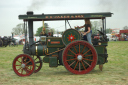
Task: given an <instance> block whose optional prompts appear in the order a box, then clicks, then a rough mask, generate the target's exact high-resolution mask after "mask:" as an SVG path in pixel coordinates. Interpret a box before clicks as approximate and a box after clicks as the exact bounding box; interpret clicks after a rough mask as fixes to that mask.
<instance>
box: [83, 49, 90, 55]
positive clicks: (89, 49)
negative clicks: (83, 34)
mask: <svg viewBox="0 0 128 85" xmlns="http://www.w3.org/2000/svg"><path fill="white" fill-rule="evenodd" d="M90 50H91V49H89V50H88V51H87V52H85V53H84V54H83V55H85V54H86V53H88V52H89V51H90ZM83 55H82V56H83Z"/></svg>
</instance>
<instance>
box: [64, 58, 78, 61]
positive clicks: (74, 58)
mask: <svg viewBox="0 0 128 85" xmlns="http://www.w3.org/2000/svg"><path fill="white" fill-rule="evenodd" d="M71 60H76V58H74V59H69V60H66V61H71Z"/></svg>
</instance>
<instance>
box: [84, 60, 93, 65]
mask: <svg viewBox="0 0 128 85" xmlns="http://www.w3.org/2000/svg"><path fill="white" fill-rule="evenodd" d="M83 61H84V60H83ZM84 63H86V64H87V65H88V66H89V67H91V66H90V65H89V64H88V63H87V62H86V61H84Z"/></svg>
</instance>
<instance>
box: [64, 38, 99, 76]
mask: <svg viewBox="0 0 128 85" xmlns="http://www.w3.org/2000/svg"><path fill="white" fill-rule="evenodd" d="M63 64H64V66H65V68H66V69H67V70H68V71H70V72H71V73H74V74H86V73H88V72H90V71H91V70H93V68H94V67H95V66H96V64H97V53H96V50H95V48H94V47H93V46H92V45H90V44H89V43H88V42H86V41H82V40H80V41H74V42H72V43H70V44H68V45H67V47H66V48H65V49H64V51H63Z"/></svg>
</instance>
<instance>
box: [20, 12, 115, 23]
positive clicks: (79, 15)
mask: <svg viewBox="0 0 128 85" xmlns="http://www.w3.org/2000/svg"><path fill="white" fill-rule="evenodd" d="M112 14H113V13H111V12H100V13H72V14H71V13H70V14H33V12H27V14H25V15H19V19H23V20H33V21H42V20H44V21H48V20H77V19H85V18H89V19H104V18H105V17H111V16H112Z"/></svg>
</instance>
